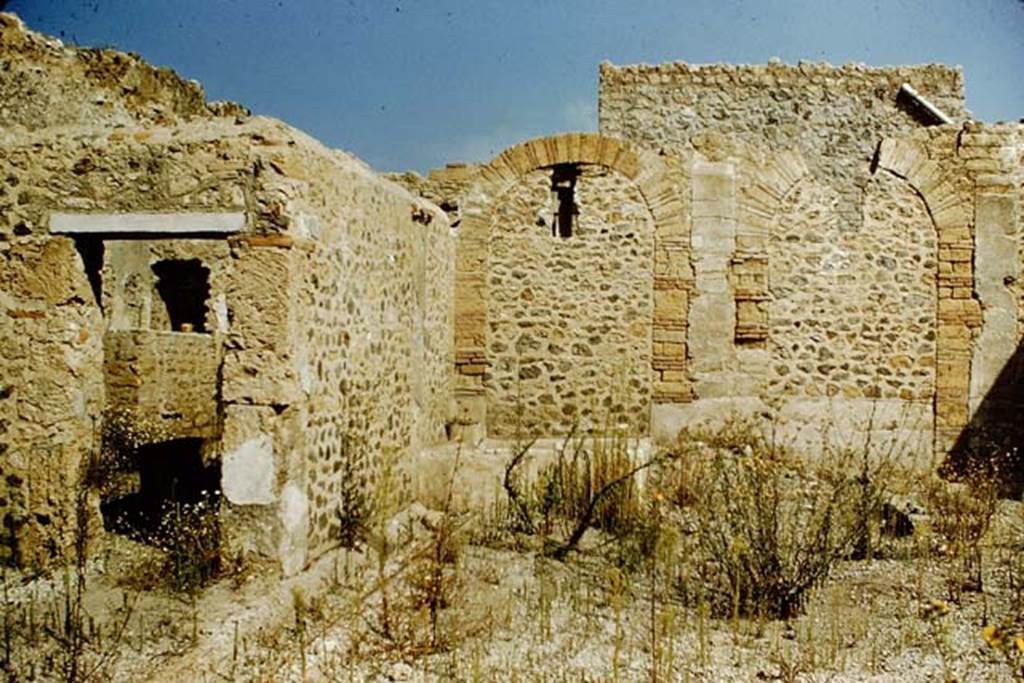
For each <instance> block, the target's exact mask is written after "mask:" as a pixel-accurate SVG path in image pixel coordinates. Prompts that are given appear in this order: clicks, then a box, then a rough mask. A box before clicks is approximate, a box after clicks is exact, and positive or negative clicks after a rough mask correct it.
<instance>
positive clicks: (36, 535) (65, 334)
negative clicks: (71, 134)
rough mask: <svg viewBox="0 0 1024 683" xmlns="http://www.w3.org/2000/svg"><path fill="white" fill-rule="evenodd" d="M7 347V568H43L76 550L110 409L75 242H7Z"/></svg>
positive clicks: (1, 404) (2, 457)
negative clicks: (88, 480) (81, 511)
mask: <svg viewBox="0 0 1024 683" xmlns="http://www.w3.org/2000/svg"><path fill="white" fill-rule="evenodd" d="M12 177H13V178H17V176H13V175H11V174H9V173H2V174H0V178H7V179H8V181H9V180H10V179H11V178H12ZM5 187H6V188H10V187H11V185H10V183H9V182H8V183H7V184H6V185H5ZM2 220H3V212H2V211H0V221H2ZM0 349H2V354H0V524H2V527H0V561H2V562H13V563H16V564H20V565H23V566H45V565H46V564H47V563H48V562H49V561H50V560H52V559H53V558H54V557H57V556H59V555H60V554H61V553H62V552H63V550H64V549H65V548H67V547H69V544H70V543H71V540H72V535H71V530H72V529H73V528H74V521H75V509H76V502H77V501H76V498H75V493H76V487H75V484H76V483H77V482H79V481H80V480H81V477H82V474H83V472H82V468H83V467H84V466H85V464H86V463H87V458H88V457H89V456H90V455H91V454H93V453H94V452H95V450H94V449H95V448H96V445H97V444H96V440H97V437H98V432H99V427H100V422H99V419H98V418H99V415H100V411H101V410H102V408H103V322H102V318H101V316H100V314H99V311H98V310H97V309H96V307H95V304H94V303H93V295H92V292H91V290H90V286H89V282H88V280H87V278H86V277H85V273H84V270H83V268H82V265H81V260H80V258H79V256H78V254H77V252H76V251H75V247H74V244H73V243H72V241H71V240H70V239H68V238H54V239H45V240H40V239H20V240H17V241H14V242H9V241H6V240H0Z"/></svg>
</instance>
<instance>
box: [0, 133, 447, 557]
mask: <svg viewBox="0 0 1024 683" xmlns="http://www.w3.org/2000/svg"><path fill="white" fill-rule="evenodd" d="M0 179H4V184H3V187H4V188H5V190H4V193H3V194H2V195H0V202H2V203H3V204H4V206H3V208H4V210H3V211H0V254H2V255H3V257H4V259H5V260H6V261H7V267H6V268H5V269H4V270H3V272H4V277H5V282H4V286H3V289H2V292H3V293H2V295H0V301H2V302H3V305H4V315H3V320H6V321H7V322H6V323H4V325H3V328H2V331H0V335H2V337H3V339H4V340H5V344H6V343H7V340H10V346H5V348H11V349H12V353H11V354H10V355H9V356H7V357H5V359H4V361H3V371H2V373H0V374H2V376H3V377H5V378H8V377H9V378H11V380H7V379H5V387H7V386H8V384H7V382H8V381H9V382H10V387H13V388H5V394H6V395H7V396H8V398H5V399H3V401H2V406H3V410H4V411H5V415H6V414H9V415H10V418H9V419H5V422H4V425H5V429H6V430H7V431H8V434H5V436H4V438H3V442H4V443H5V444H8V445H7V451H6V452H5V453H4V458H3V468H4V472H5V476H7V482H8V486H9V487H10V488H11V489H12V491H11V494H10V495H9V496H8V497H6V498H5V499H4V513H5V514H7V515H8V517H10V518H11V519H12V521H11V522H10V523H9V527H10V526H18V528H19V529H21V528H23V527H24V528H31V529H33V530H34V531H32V533H37V535H38V536H39V538H38V539H34V538H29V537H28V536H26V534H29V532H28V531H19V532H18V534H20V536H19V537H18V539H17V540H16V541H13V542H11V543H9V544H8V545H7V547H8V552H10V553H15V554H18V555H19V559H23V558H24V557H27V556H28V555H33V556H38V559H39V561H45V559H46V558H47V557H50V556H53V555H54V554H55V553H56V552H57V551H58V550H59V549H60V548H62V547H67V544H66V543H65V542H64V541H63V540H60V536H59V534H58V533H57V527H58V526H59V525H58V524H57V523H56V522H54V523H52V524H51V523H49V522H46V523H44V519H43V518H42V517H35V518H33V516H32V515H31V514H28V513H27V512H26V511H27V510H29V509H31V510H33V511H34V510H39V511H40V512H39V513H37V514H38V515H43V516H44V517H45V515H47V514H48V513H47V512H46V510H47V509H48V508H47V505H48V504H46V503H38V502H29V501H28V498H26V496H27V495H28V494H27V493H26V494H24V495H22V493H19V491H20V489H26V488H27V485H24V484H21V483H20V482H23V481H28V480H29V478H30V476H29V474H28V473H27V470H26V468H28V467H29V464H30V463H44V462H47V460H46V459H45V458H43V457H42V456H39V455H31V454H34V453H36V451H44V450H45V451H46V452H49V451H52V450H54V449H55V448H56V449H63V450H60V452H59V453H55V454H54V456H53V458H51V460H52V461H54V462H59V464H60V465H61V466H63V467H64V470H66V471H61V470H59V469H58V468H57V467H55V466H50V467H49V469H40V473H39V474H38V475H32V476H33V477H36V476H38V477H39V478H40V480H39V481H34V482H33V483H32V491H34V492H36V493H33V494H32V495H35V496H36V498H38V499H40V500H43V501H47V500H52V503H49V505H50V507H52V508H53V509H55V510H59V511H61V514H64V515H65V517H67V514H66V513H67V511H68V510H69V508H68V506H67V505H66V504H65V502H66V501H61V500H58V498H57V497H56V496H57V495H58V493H60V492H66V491H69V490H71V488H70V487H69V486H68V484H69V482H75V481H77V480H78V477H77V474H76V472H77V468H78V466H79V465H80V464H81V463H82V462H83V461H84V460H85V458H86V457H87V456H88V455H89V454H90V453H94V452H96V451H97V450H98V448H99V432H100V428H101V425H102V415H103V413H104V407H106V408H107V411H108V414H109V412H110V411H111V409H112V408H114V407H115V406H113V405H112V404H111V401H113V402H114V403H117V404H118V405H121V404H122V403H133V404H134V405H135V406H136V407H138V406H140V405H141V406H146V405H148V404H149V400H148V399H146V396H150V397H155V396H157V395H158V394H159V391H158V388H157V387H156V386H155V385H158V384H161V383H168V384H173V383H175V382H180V381H184V379H185V378H183V377H182V376H180V375H172V374H170V373H164V374H163V375H162V377H161V375H160V373H158V372H156V371H155V370H154V371H153V372H150V371H149V370H153V368H156V366H157V365H159V366H160V367H161V368H163V369H164V370H166V367H164V366H165V363H164V361H166V360H168V356H167V353H169V352H171V351H172V350H173V351H174V353H175V354H176V353H177V352H178V351H180V350H181V349H179V347H180V346H182V344H179V343H178V342H179V341H182V340H185V339H187V338H190V337H201V338H203V339H206V340H208V342H209V345H210V347H211V348H210V354H212V355H213V357H214V358H220V357H222V358H223V361H222V363H219V367H218V368H217V374H216V381H217V389H216V395H217V400H218V405H217V423H216V424H215V425H211V424H209V420H208V419H205V418H208V417H209V412H208V410H207V408H208V406H206V407H202V406H200V405H199V404H200V403H203V402H204V401H206V400H207V399H208V398H209V397H208V396H206V394H205V393H203V392H200V393H203V397H202V400H200V399H199V398H196V401H191V399H189V400H190V402H191V403H192V407H193V408H195V409H196V412H195V413H194V414H193V415H192V416H191V417H198V416H200V415H202V416H205V417H204V419H203V420H200V421H201V422H203V424H202V425H199V424H197V423H196V421H195V420H191V418H190V419H188V420H186V419H184V418H185V417H186V414H185V413H188V411H185V413H183V414H182V416H181V419H180V420H178V423H179V424H178V426H177V427H175V429H171V430H170V431H167V432H166V433H167V434H172V432H173V434H172V435H179V434H182V433H186V432H187V433H189V434H191V435H193V436H202V437H204V438H207V439H208V440H212V443H213V444H214V447H213V448H205V449H204V454H205V453H211V452H212V453H214V454H215V455H216V456H217V457H219V459H220V461H221V463H222V484H223V489H224V499H223V500H224V510H223V514H222V522H223V525H222V529H223V531H224V539H223V540H224V543H225V552H227V553H230V554H231V555H232V556H235V554H237V553H239V552H241V553H243V554H247V553H248V554H253V553H254V554H256V555H257V556H264V557H269V558H273V559H274V560H275V561H277V562H279V563H280V566H281V567H282V568H283V569H284V571H286V572H294V571H297V570H298V569H300V568H301V567H302V566H304V565H305V563H306V562H307V561H309V560H311V559H312V558H314V557H315V556H316V555H317V554H318V553H319V552H321V551H322V550H324V549H325V548H327V547H329V546H330V545H331V544H332V543H334V542H335V538H334V535H335V534H336V529H335V528H334V525H336V520H337V512H338V504H339V502H338V501H339V497H338V493H339V489H340V488H341V487H346V486H347V487H354V488H355V489H356V490H358V491H361V492H362V493H364V494H368V493H369V491H370V487H371V486H372V485H373V484H374V482H375V477H376V476H377V474H378V473H379V471H380V469H381V467H382V463H385V462H390V461H393V462H394V463H395V466H396V468H397V467H400V466H401V464H402V462H403V460H404V459H405V458H406V457H407V456H408V455H409V453H410V451H411V450H412V449H415V448H418V447H420V446H421V445H426V444H430V443H434V442H436V441H439V440H443V439H444V437H445V427H446V423H447V422H448V421H449V420H450V419H451V412H452V409H451V406H450V403H451V368H452V348H451V344H452V341H451V340H452V316H453V313H452V291H453V289H454V287H453V281H452V278H453V266H454V245H453V239H452V237H451V235H450V234H449V228H448V222H447V219H446V217H445V215H444V213H443V212H441V211H440V210H439V209H437V208H436V207H433V206H431V205H430V204H427V203H426V202H423V201H422V200H419V199H417V198H414V197H413V196H411V195H409V194H408V193H407V192H406V191H404V190H402V189H401V188H399V187H397V186H395V185H392V184H390V183H388V182H386V181H384V180H381V179H380V178H378V177H377V176H376V175H375V174H373V172H372V171H370V170H369V169H368V168H367V167H366V166H365V165H363V164H362V163H360V162H358V161H357V160H355V159H352V158H351V157H348V156H347V155H345V154H343V153H340V152H334V151H331V150H327V149H325V148H323V147H322V146H321V145H320V144H319V143H317V142H316V141H314V140H312V139H311V138H308V137H307V136H305V135H303V134H301V133H299V132H298V131H295V130H293V129H291V128H288V127H287V126H285V125H283V124H280V123H278V122H275V121H271V120H267V119H244V120H240V119H235V118H209V119H204V120H201V121H196V122H193V123H185V124H181V125H178V126H174V127H160V126H145V127H121V128H110V127H107V126H102V127H96V128H93V127H82V128H76V129H69V128H64V129H61V130H49V129H48V130H43V131H38V132H35V133H17V132H15V131H10V130H8V131H5V132H4V133H0ZM197 212H205V213H207V214H209V213H213V214H218V215H225V212H229V213H230V212H236V213H235V214H231V215H236V214H239V213H240V214H243V215H244V216H245V222H246V225H245V226H244V229H243V231H242V232H240V233H238V234H235V235H220V236H210V235H201V234H188V233H186V234H183V235H178V234H177V233H175V232H174V231H173V226H174V225H175V221H179V222H181V223H188V222H189V217H190V216H195V215H197ZM57 213H60V214H62V215H63V216H71V218H70V219H68V220H65V221H64V222H69V223H72V224H73V223H74V216H76V215H82V216H90V215H93V214H95V213H103V214H110V215H112V216H115V217H118V216H122V217H124V216H127V218H125V219H124V220H123V221H119V223H126V224H128V225H131V224H132V221H133V220H136V221H138V222H139V224H140V225H145V224H146V221H145V220H143V219H144V218H145V217H147V216H152V215H158V216H163V217H164V218H162V219H161V220H162V221H163V222H164V223H166V224H167V225H169V226H171V231H170V232H168V233H167V234H157V235H153V234H141V233H140V234H132V233H131V230H130V229H129V231H128V234H124V233H123V232H111V233H108V234H104V233H102V232H101V233H98V234H90V235H78V236H76V238H75V239H77V240H78V241H79V242H89V243H95V242H97V241H99V242H102V243H103V250H102V259H101V261H100V263H101V267H99V268H98V273H95V272H94V273H93V274H94V276H95V275H97V274H98V278H96V277H94V280H93V281H90V277H89V274H88V273H87V270H88V268H87V266H86V263H85V262H84V261H83V255H82V254H80V253H79V252H78V250H76V248H75V243H74V242H73V241H72V239H70V238H68V237H62V236H56V235H53V234H51V232H50V231H49V225H50V221H51V218H52V216H54V215H55V214H57ZM132 216H137V217H139V218H138V219H132V218H131V217H132ZM176 217H177V218H176ZM119 229H120V228H119ZM86 251H88V249H87V250H86ZM83 254H86V252H83ZM92 258H93V260H95V256H93V257H92ZM41 261H45V264H43V263H41ZM188 261H194V262H197V263H198V264H201V267H202V268H203V269H204V271H205V272H206V277H207V278H208V285H209V291H208V292H207V293H206V300H205V302H203V306H202V311H201V316H200V317H199V318H198V319H196V322H195V324H196V325H197V327H196V328H195V329H194V330H192V331H182V330H181V329H175V323H174V322H173V320H174V315H172V313H171V311H170V303H171V302H170V301H164V300H163V299H162V298H161V295H160V293H159V291H158V290H159V286H160V281H161V277H160V276H159V274H158V268H159V266H160V264H161V263H162V262H163V263H166V262H172V265H175V264H177V265H180V264H181V263H182V262H188ZM90 267H91V268H93V270H94V271H95V270H96V269H97V267H96V265H95V263H93V264H92V265H91V266H90ZM43 276H46V277H43ZM97 282H98V283H99V291H98V292H97V290H96V288H95V285H96V283H97ZM58 290H59V291H58ZM97 294H98V295H99V296H97ZM97 302H101V303H102V308H101V306H100V305H98V303H97ZM198 325H201V326H202V327H203V330H202V334H199V332H200V330H199V328H198ZM54 326H56V327H54ZM37 328H38V329H37ZM107 329H110V330H111V331H113V332H114V333H115V334H118V335H122V336H120V337H116V336H115V337H111V338H110V342H111V343H110V344H108V346H109V347H110V348H109V349H108V350H110V351H111V353H112V355H108V357H107V363H108V365H109V364H110V361H111V360H112V359H113V360H114V361H115V363H116V362H119V361H126V365H124V367H122V369H124V370H125V371H126V372H141V373H142V377H140V384H139V387H138V392H137V393H136V394H135V395H134V396H133V397H131V398H125V396H124V394H123V393H122V394H119V393H118V391H115V390H114V389H116V388H118V387H120V388H127V387H126V385H125V384H124V383H120V382H119V380H117V381H115V382H114V385H112V386H113V388H112V389H111V391H110V395H109V397H108V399H109V400H108V401H106V402H105V401H104V399H103V397H104V391H103V369H104V353H103V345H102V342H103V337H104V333H105V331H106V330H107ZM117 331H120V332H117ZM107 334H111V332H108V333H107ZM164 337H166V339H164ZM128 338H130V339H136V338H137V339H136V340H137V341H140V343H141V342H144V345H145V346H146V348H144V349H136V350H137V351H139V353H137V354H134V356H133V359H127V358H126V357H125V358H119V357H118V354H121V355H125V354H122V353H121V352H122V351H124V350H125V344H124V343H121V342H124V341H125V339H128ZM115 339H118V342H116V343H115V341H114V340H115ZM161 339H164V341H160V340H161ZM204 343H205V342H204ZM154 344H155V346H154ZM167 344H170V347H168V348H164V350H163V351H161V350H160V348H161V347H166V346H167ZM18 349H22V351H17V350H18ZM140 354H141V355H140ZM128 355H132V354H128ZM172 355H173V354H172ZM50 356H53V359H52V360H48V358H49V357H50ZM175 357H177V356H175ZM146 358H149V359H150V360H153V359H161V358H162V359H163V360H161V362H160V363H157V364H156V365H153V363H149V362H148V361H147V362H143V361H144V360H145V359H146ZM57 359H59V362H58V360H57ZM214 362H215V364H217V363H216V361H214ZM150 366H152V367H150ZM61 367H67V370H66V374H67V376H66V377H64V378H63V379H62V378H61V377H60V376H59V375H60V372H61V370H60V368H61ZM132 368H134V369H132ZM146 368H149V370H147V369H146ZM117 377H124V373H120V372H112V373H111V374H110V378H111V379H115V378H117ZM19 387H20V388H19ZM47 387H50V388H49V389H48V388H47ZM143 393H145V396H143V395H142V394H143ZM174 395H175V392H174V391H173V390H169V391H167V392H166V397H173V396H174ZM166 397H165V398H166ZM121 399H124V400H123V401H122V400H121ZM44 407H45V412H46V415H45V416H43V415H39V414H37V412H39V411H41V410H42V409H43V408H44ZM142 412H143V413H146V412H151V411H147V410H143V411H142ZM164 412H167V413H168V414H173V413H175V412H182V411H164ZM188 422H191V423H192V424H190V425H185V423H188ZM76 425H77V426H76ZM182 425H185V426H182ZM178 427H181V430H178ZM65 442H66V444H65ZM62 444H63V445H62ZM47 457H49V456H47ZM204 457H205V456H204ZM32 466H33V467H34V466H35V465H32ZM43 477H45V479H42V478H43ZM56 479H59V480H60V486H59V487H58V486H56V485H54V481H52V480H56ZM12 482H13V483H12ZM15 489H17V490H15ZM34 500H35V499H33V501H34ZM25 519H27V520H28V521H23V520H25ZM47 524H49V526H47ZM19 525H20V526H19ZM44 537H45V539H44Z"/></svg>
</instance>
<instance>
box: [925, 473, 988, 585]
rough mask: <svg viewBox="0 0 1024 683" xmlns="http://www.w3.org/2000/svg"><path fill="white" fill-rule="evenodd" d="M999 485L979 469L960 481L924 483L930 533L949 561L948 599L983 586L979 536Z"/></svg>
mask: <svg viewBox="0 0 1024 683" xmlns="http://www.w3.org/2000/svg"><path fill="white" fill-rule="evenodd" d="M999 486H1000V485H999V480H998V477H994V476H991V475H990V473H989V472H988V471H982V470H979V471H975V472H971V473H968V474H967V475H965V477H964V479H963V481H962V482H960V483H950V482H947V481H944V480H942V479H939V478H938V477H933V478H932V479H930V480H929V482H928V483H927V485H926V486H925V490H924V494H925V500H926V503H927V506H928V511H929V514H930V518H931V528H932V532H933V533H934V534H935V535H936V536H937V537H938V538H939V539H940V540H941V541H942V546H941V550H942V551H943V552H944V554H945V555H947V556H948V557H949V558H950V559H951V560H952V561H953V568H952V572H951V574H950V576H949V577H948V581H947V585H948V589H949V597H950V599H958V598H959V595H960V593H961V592H962V591H972V592H976V591H981V590H982V588H983V586H982V539H983V538H984V537H985V534H986V533H988V530H989V528H990V527H991V526H992V518H993V517H994V516H995V513H996V508H997V505H998V503H999Z"/></svg>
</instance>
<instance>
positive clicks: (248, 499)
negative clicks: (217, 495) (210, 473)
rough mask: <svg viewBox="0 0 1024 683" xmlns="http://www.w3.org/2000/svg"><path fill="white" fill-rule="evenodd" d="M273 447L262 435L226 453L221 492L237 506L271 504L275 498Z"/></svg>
mask: <svg viewBox="0 0 1024 683" xmlns="http://www.w3.org/2000/svg"><path fill="white" fill-rule="evenodd" d="M275 474H276V473H275V467H274V446H273V444H272V442H271V440H270V437H269V436H267V435H266V434H261V435H259V436H257V437H256V438H254V439H249V440H248V441H246V442H245V443H243V444H242V445H241V446H239V447H238V448H236V449H235V450H233V451H231V452H230V453H226V454H225V455H224V458H223V460H222V462H221V475H220V478H221V489H222V490H223V491H224V496H225V497H226V498H227V499H228V501H229V502H231V503H234V504H235V505H269V504H270V503H273V502H274V500H275V496H274V480H275V479H276V476H275Z"/></svg>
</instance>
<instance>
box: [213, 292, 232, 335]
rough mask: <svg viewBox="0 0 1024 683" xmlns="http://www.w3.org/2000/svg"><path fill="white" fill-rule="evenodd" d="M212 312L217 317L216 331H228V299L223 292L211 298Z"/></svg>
mask: <svg viewBox="0 0 1024 683" xmlns="http://www.w3.org/2000/svg"><path fill="white" fill-rule="evenodd" d="M213 314H214V315H215V316H216V317H217V331H218V332H225V333H226V332H228V327H229V323H228V299H227V297H226V296H224V294H223V293H221V294H218V295H217V298H216V299H214V300H213Z"/></svg>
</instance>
